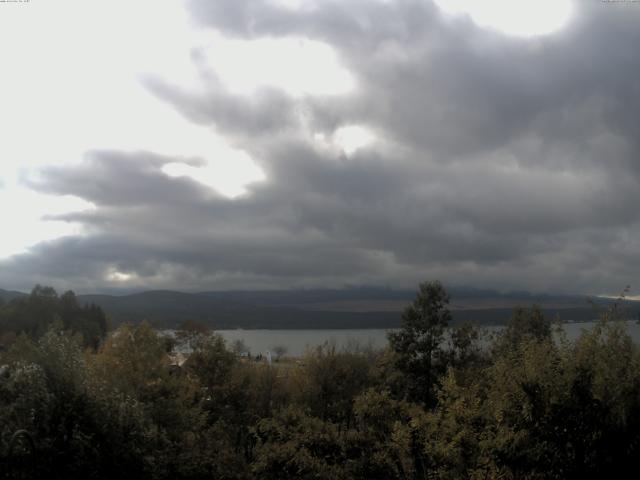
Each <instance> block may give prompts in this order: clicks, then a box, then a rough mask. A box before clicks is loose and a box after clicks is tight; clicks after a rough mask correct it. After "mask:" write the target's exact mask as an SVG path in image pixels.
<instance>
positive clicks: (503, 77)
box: [0, 0, 640, 293]
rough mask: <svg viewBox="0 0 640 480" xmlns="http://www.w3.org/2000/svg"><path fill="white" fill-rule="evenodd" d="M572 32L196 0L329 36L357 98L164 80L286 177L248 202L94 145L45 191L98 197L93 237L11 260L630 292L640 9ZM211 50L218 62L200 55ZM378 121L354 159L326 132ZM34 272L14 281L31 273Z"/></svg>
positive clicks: (5, 265)
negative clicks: (531, 33) (320, 142)
mask: <svg viewBox="0 0 640 480" xmlns="http://www.w3.org/2000/svg"><path fill="white" fill-rule="evenodd" d="M575 7H576V14H575V16H574V18H573V20H572V22H571V23H570V24H569V25H568V26H567V28H565V29H564V30H562V31H560V32H558V33H555V34H553V35H548V36H545V37H539V38H535V39H522V38H515V37H508V36H505V35H502V34H500V33H497V32H493V31H490V30H484V29H481V28H478V27H476V26H475V25H474V24H473V23H472V22H471V21H470V20H469V19H466V18H459V19H457V20H451V19H446V20H445V18H444V17H443V16H442V15H441V13H440V12H439V10H438V9H437V8H436V7H435V6H434V5H433V4H431V3H430V2H429V1H426V0H398V1H389V2H382V1H380V2H376V1H371V0H358V1H353V2H343V1H340V2H339V1H326V2H318V3H317V4H315V6H314V7H313V8H303V9H301V10H292V9H286V8H282V7H278V6H277V5H276V4H272V3H270V2H267V1H265V0H253V1H245V2H238V1H236V0H218V1H215V2H210V1H205V0H192V1H191V2H190V3H189V8H190V12H191V14H192V18H193V20H194V21H195V22H196V23H198V24H200V25H202V26H206V27H207V28H213V29H216V30H217V31H219V32H222V33H223V34H225V35H228V36H233V37H240V38H249V39H257V38H263V37H286V36H305V37H308V38H311V39H314V40H320V41H323V42H326V43H328V44H330V45H331V46H332V47H333V48H335V49H336V52H337V54H338V55H339V58H340V59H341V61H342V63H343V64H344V66H345V67H346V68H347V69H348V70H349V71H350V72H351V73H352V74H353V75H354V77H355V78H356V79H357V83H358V88H357V90H356V91H355V92H354V93H352V94H349V95H338V96H302V97H292V96H289V95H288V94H287V93H286V92H283V91H280V90H277V89H274V88H270V89H262V90H259V91H258V92H257V93H256V94H255V95H253V96H245V95H237V94H232V93H230V92H229V91H227V90H226V89H225V88H224V86H223V84H222V83H221V82H219V81H218V79H217V78H216V76H215V74H212V72H208V73H207V74H206V77H205V80H206V81H207V88H206V89H205V90H201V91H190V90H187V89H182V88H178V87H175V86H173V85H172V84H171V83H170V82H169V81H167V80H165V79H161V78H148V79H146V80H145V85H146V86H147V87H148V88H149V90H150V91H152V92H153V93H154V94H155V95H157V96H158V98H161V99H163V100H164V101H166V102H168V103H169V104H171V105H173V106H174V107H175V108H176V109H177V110H178V111H179V112H180V113H182V114H183V115H184V116H185V117H186V118H188V119H189V120H191V121H193V122H196V123H198V124H201V125H207V126H211V127H214V128H215V129H216V130H217V131H219V132H221V133H223V134H224V135H226V136H227V137H228V138H229V139H230V140H231V141H232V142H233V143H234V145H237V146H239V147H241V148H242V149H244V150H245V151H247V152H248V153H249V154H250V155H251V156H252V157H253V158H254V159H255V160H256V161H257V162H258V163H259V164H260V165H261V167H262V168H263V169H264V171H265V173H266V176H267V179H266V180H265V181H264V182H259V183H256V184H254V185H252V186H250V189H249V193H248V195H246V196H243V197H239V198H237V199H234V200H229V199H226V198H225V197H222V196H220V195H217V194H215V192H213V191H212V190H210V189H208V188H207V187H204V186H202V185H201V184H199V183H197V182H195V181H192V180H189V179H185V178H170V177H168V176H166V175H165V174H164V173H162V170H161V169H162V166H163V165H164V164H166V163H168V162H174V161H188V162H191V163H193V164H197V162H198V160H197V159H186V160H185V159H175V158H165V157H160V156H157V155H154V154H152V153H147V152H138V153H128V154H125V153H121V152H114V151H96V152H91V153H89V154H88V155H87V159H86V161H85V162H84V163H83V164H82V165H80V166H74V167H59V168H49V169H46V170H44V171H42V172H41V174H40V175H39V176H38V177H37V178H35V179H30V180H29V184H30V185H31V186H32V188H35V189H38V190H41V191H44V192H48V193H54V194H73V195H77V196H79V197H82V198H84V199H87V200H89V201H91V202H93V203H94V204H95V205H96V207H97V208H96V209H95V210H93V211H90V212H88V213H87V212H84V213H81V214H71V215H67V216H66V217H64V219H66V220H69V221H75V222H79V223H81V224H83V225H84V226H85V229H86V230H87V232H88V233H87V235H85V236H83V237H77V238H65V239H60V240H57V241H54V242H49V243H45V244H41V245H38V246H37V247H35V248H33V249H32V250H31V251H29V252H28V253H26V254H23V255H20V256H15V257H13V258H11V259H9V260H6V261H4V262H2V273H0V280H1V281H2V282H3V283H7V282H8V279H18V280H17V281H18V282H19V283H20V282H22V284H21V285H16V286H26V285H27V284H30V283H33V282H34V281H44V282H48V283H51V282H54V283H56V284H58V283H60V282H65V283H66V284H68V285H70V286H74V287H75V288H77V289H81V290H90V289H101V288H105V287H109V286H112V285H113V284H114V282H112V281H110V280H109V274H110V273H109V272H111V273H113V272H121V273H126V274H131V275H133V277H132V280H131V282H132V284H137V285H140V286H149V287H158V286H160V287H170V288H183V289H209V288H222V289H224V288H243V287H245V288H270V287H288V286H311V285H314V286H317V285H322V286H340V285H344V284H358V283H360V284H363V283H364V284H387V285H394V286H411V285H413V284H414V283H415V282H417V281H419V280H422V279H425V278H440V279H442V280H444V281H447V282H451V283H458V284H471V285H477V286H490V287H497V288H507V289H519V288H529V289H533V290H546V291H553V290H561V291H586V292H594V293H599V292H606V291H609V292H615V291H618V290H620V289H621V287H623V286H624V285H626V284H632V285H634V284H637V283H638V282H637V281H636V279H637V271H638V267H639V265H638V263H640V260H639V259H640V255H639V254H640V236H639V235H638V234H639V233H640V208H639V207H638V205H640V188H639V187H640V185H639V180H640V160H639V158H640V157H639V153H640V136H639V135H638V132H640V116H639V115H638V112H640V82H639V81H638V78H640V57H638V56H637V54H636V51H635V50H636V48H635V46H636V45H638V44H639V42H640V29H638V28H637V25H638V22H639V21H640V7H638V8H633V7H634V6H633V5H631V6H626V7H622V8H621V7H620V6H618V7H616V6H614V5H612V4H606V3H605V4H603V3H601V2H597V1H594V2H580V3H576V4H575ZM193 59H194V62H196V63H198V62H201V57H200V55H199V52H197V51H196V52H194V54H193ZM353 124H356V125H365V126H366V127H368V128H370V129H371V130H372V131H373V132H375V133H376V135H378V137H379V142H377V143H375V144H373V145H372V146H371V147H365V148H361V149H359V150H357V151H356V152H355V153H354V154H352V155H350V156H346V155H344V154H339V153H336V152H335V151H334V150H331V149H323V148H319V147H318V146H317V145H314V143H313V139H312V136H310V135H309V132H308V131H307V130H305V129H308V128H311V130H312V131H316V132H322V133H326V134H327V135H330V134H331V133H332V132H333V131H334V130H335V129H336V128H338V127H340V126H346V125H353ZM14 281H15V280H14Z"/></svg>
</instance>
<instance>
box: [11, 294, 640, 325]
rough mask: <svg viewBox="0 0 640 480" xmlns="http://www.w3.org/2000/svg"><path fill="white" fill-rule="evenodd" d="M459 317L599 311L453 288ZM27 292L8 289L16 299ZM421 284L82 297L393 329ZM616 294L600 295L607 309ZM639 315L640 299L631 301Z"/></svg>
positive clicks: (122, 316)
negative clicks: (534, 309) (530, 310)
mask: <svg viewBox="0 0 640 480" xmlns="http://www.w3.org/2000/svg"><path fill="white" fill-rule="evenodd" d="M448 290H449V292H450V294H451V299H452V301H451V311H452V313H453V318H454V322H461V321H470V322H474V323H478V324H502V323H504V322H506V321H507V320H508V319H509V317H510V316H511V314H512V312H513V310H514V309H515V308H517V307H530V306H532V305H534V304H536V305H539V306H540V307H541V309H542V310H543V312H544V313H545V314H546V315H550V316H553V317H555V316H560V318H561V319H562V320H565V321H586V320H592V319H593V318H595V317H596V316H597V312H596V311H595V310H594V307H593V305H591V304H589V302H588V301H587V299H588V297H587V296H585V295H552V294H532V293H529V292H507V293H501V292H497V291H493V290H481V289H475V288H470V287H450V288H448ZM22 295H26V294H24V293H22V292H14V291H7V290H1V289H0V298H2V299H3V300H4V301H9V300H11V299H13V298H17V297H20V296H22ZM415 295H416V292H415V291H413V290H393V289H390V288H374V287H354V288H344V289H306V290H262V291H260V290H258V291H242V290H234V291H218V292H199V293H185V292H179V291H173V290H151V291H145V292H139V293H133V294H126V295H104V294H91V295H78V301H79V302H80V303H95V304H96V305H99V306H100V307H102V309H103V310H104V311H105V312H106V313H107V314H108V315H109V317H110V318H111V319H112V321H113V323H114V324H119V323H122V322H129V321H131V322H138V321H142V320H149V321H150V322H151V323H153V324H154V325H157V326H159V327H167V328H171V327H176V326H177V325H179V324H180V323H181V322H182V321H184V320H194V321H198V322H202V323H205V324H208V325H210V326H211V327H213V328H217V329H229V328H245V329H251V328H266V329H277V328H291V329H303V328H314V329H315V328H393V327H397V326H399V325H400V316H401V312H402V310H403V309H404V307H406V306H407V305H408V304H409V303H410V302H411V301H412V300H413V299H414V298H415ZM613 301H614V300H612V299H607V298H602V297H595V298H593V302H594V303H595V304H597V305H600V306H601V307H606V306H607V305H610V304H611V303H612V302H613ZM625 305H626V306H627V307H628V308H629V309H630V311H631V312H632V315H633V316H637V315H638V312H640V302H631V301H627V302H625Z"/></svg>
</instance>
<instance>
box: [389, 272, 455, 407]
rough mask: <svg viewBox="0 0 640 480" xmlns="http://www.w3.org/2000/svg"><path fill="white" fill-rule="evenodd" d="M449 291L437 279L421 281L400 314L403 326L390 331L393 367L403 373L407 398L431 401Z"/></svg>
mask: <svg viewBox="0 0 640 480" xmlns="http://www.w3.org/2000/svg"><path fill="white" fill-rule="evenodd" d="M448 305H449V294H448V293H447V292H446V290H445V289H444V287H443V286H442V284H441V283H440V282H438V281H432V282H424V283H422V284H420V288H419V291H418V294H417V296H416V299H415V300H414V301H413V303H412V304H411V305H409V306H408V307H407V308H406V309H405V311H404V313H403V314H402V326H401V329H400V330H399V331H397V332H391V333H390V334H389V343H390V345H391V348H392V349H393V351H394V352H395V365H396V368H397V369H398V370H399V371H400V372H402V373H403V374H404V375H405V376H406V389H407V395H408V397H409V399H411V400H414V401H418V402H421V403H424V404H426V405H430V404H432V403H433V401H434V399H435V397H434V384H435V382H436V379H437V376H438V373H439V371H438V367H442V356H443V350H442V347H441V344H442V340H443V335H444V331H445V328H446V327H447V326H448V325H449V322H450V321H451V313H450V312H449V309H448Z"/></svg>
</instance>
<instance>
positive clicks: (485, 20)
mask: <svg viewBox="0 0 640 480" xmlns="http://www.w3.org/2000/svg"><path fill="white" fill-rule="evenodd" d="M434 1H435V3H436V4H437V5H438V6H439V7H440V8H441V9H442V10H443V11H444V12H446V13H449V14H454V15H457V14H468V15H469V16H470V17H471V19H472V20H473V21H474V22H475V23H476V24H477V25H479V26H481V27H485V28H493V29H495V30H498V31H501V32H503V33H506V34H508V35H516V36H524V37H530V36H536V35H546V34H550V33H553V32H555V31H557V30H559V29H560V28H562V27H563V26H564V25H565V24H566V23H567V22H568V21H569V19H570V17H571V13H572V10H573V2H572V0H482V1H479V0H434Z"/></svg>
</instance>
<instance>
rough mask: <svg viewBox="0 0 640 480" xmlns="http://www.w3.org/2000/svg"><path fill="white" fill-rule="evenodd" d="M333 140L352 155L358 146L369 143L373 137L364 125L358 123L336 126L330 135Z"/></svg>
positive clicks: (361, 146)
mask: <svg viewBox="0 0 640 480" xmlns="http://www.w3.org/2000/svg"><path fill="white" fill-rule="evenodd" d="M332 139H333V142H334V143H335V144H336V145H337V146H338V147H339V148H341V149H342V150H343V151H344V153H346V154H347V155H352V154H353V153H354V152H355V151H356V150H358V149H359V148H363V147H366V146H368V145H369V144H371V143H372V142H373V141H374V140H375V137H374V136H373V133H371V131H370V130H369V129H367V128H365V127H361V126H359V125H347V126H345V127H340V128H338V129H337V130H336V131H335V132H334V133H333V136H332Z"/></svg>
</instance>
